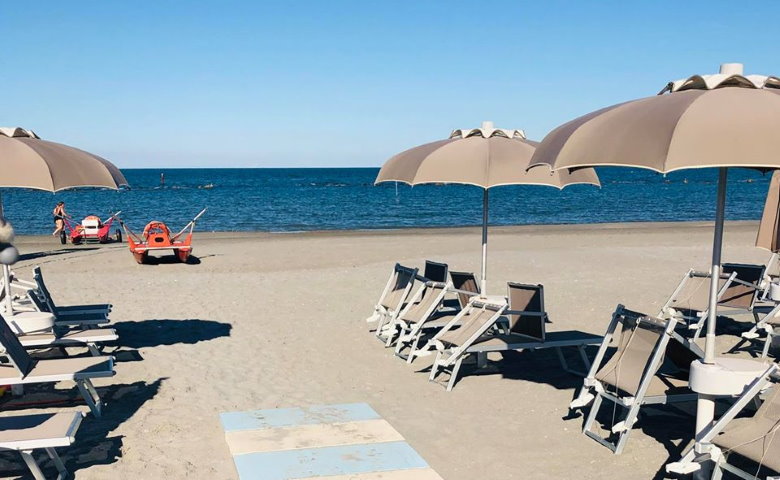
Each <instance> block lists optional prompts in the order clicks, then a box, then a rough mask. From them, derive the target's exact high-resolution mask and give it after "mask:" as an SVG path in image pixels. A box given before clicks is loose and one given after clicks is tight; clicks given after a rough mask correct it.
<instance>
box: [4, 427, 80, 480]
mask: <svg viewBox="0 0 780 480" xmlns="http://www.w3.org/2000/svg"><path fill="white" fill-rule="evenodd" d="M82 418H83V414H82V413H81V412H60V413H39V414H34V415H14V416H9V417H0V450H13V451H17V452H19V454H20V455H21V456H22V460H24V463H25V464H27V468H29V469H30V473H32V476H33V478H35V479H36V480H45V478H46V477H45V476H44V474H43V471H42V470H41V467H40V466H39V465H38V462H36V460H35V457H34V456H33V454H34V453H35V452H36V451H38V450H43V451H44V452H46V455H48V456H49V458H51V460H52V462H53V463H54V466H55V468H56V469H57V473H58V475H57V479H58V480H63V479H65V478H66V477H67V476H68V471H67V470H66V468H65V464H64V463H63V462H62V460H61V459H60V457H59V455H58V454H57V451H56V450H55V449H56V448H57V447H67V446H70V445H71V444H73V442H74V441H75V437H76V431H77V430H78V429H79V425H81V419H82Z"/></svg>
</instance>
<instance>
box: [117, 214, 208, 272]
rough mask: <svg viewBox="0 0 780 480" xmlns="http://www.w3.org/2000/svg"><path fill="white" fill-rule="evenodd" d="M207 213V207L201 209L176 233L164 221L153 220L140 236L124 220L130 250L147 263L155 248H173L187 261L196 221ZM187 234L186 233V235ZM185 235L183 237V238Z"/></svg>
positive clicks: (142, 261)
mask: <svg viewBox="0 0 780 480" xmlns="http://www.w3.org/2000/svg"><path fill="white" fill-rule="evenodd" d="M204 213H206V209H205V208H204V209H203V210H201V211H200V213H199V214H197V215H196V216H195V218H193V219H192V220H190V222H189V223H188V224H187V225H185V226H184V228H182V229H181V230H180V231H179V233H177V234H176V235H171V231H170V229H169V228H168V226H167V225H166V224H164V223H163V222H160V221H157V220H153V221H151V222H149V223H148V224H146V227H144V231H143V233H142V234H141V235H140V236H139V235H136V234H135V233H133V232H132V231H131V230H130V229H129V228H128V227H127V225H125V224H124V222H122V227H124V229H125V232H126V233H127V243H128V245H130V251H131V252H132V253H133V257H135V261H136V262H138V263H141V264H143V263H147V259H148V258H149V252H150V251H154V250H173V253H174V254H175V255H176V258H178V259H179V261H180V262H186V261H187V259H188V258H189V257H190V253H192V232H193V230H194V229H195V222H197V221H198V219H199V218H200V217H201V215H203V214H204ZM185 234H186V235H185ZM182 236H183V238H182Z"/></svg>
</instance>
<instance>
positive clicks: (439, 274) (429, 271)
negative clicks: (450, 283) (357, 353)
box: [423, 260, 450, 283]
mask: <svg viewBox="0 0 780 480" xmlns="http://www.w3.org/2000/svg"><path fill="white" fill-rule="evenodd" d="M449 269H450V267H449V266H448V265H447V264H446V263H438V262H432V261H430V260H426V261H425V271H424V272H423V277H425V279H426V280H430V281H432V282H439V283H447V272H448V271H449Z"/></svg>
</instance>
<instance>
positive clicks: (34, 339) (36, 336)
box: [17, 328, 119, 357]
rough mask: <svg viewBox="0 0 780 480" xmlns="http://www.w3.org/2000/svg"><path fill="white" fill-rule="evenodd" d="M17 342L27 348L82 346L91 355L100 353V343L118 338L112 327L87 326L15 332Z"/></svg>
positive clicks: (96, 355)
mask: <svg viewBox="0 0 780 480" xmlns="http://www.w3.org/2000/svg"><path fill="white" fill-rule="evenodd" d="M17 338H18V339H19V343H21V344H22V346H23V347H24V348H27V349H40V348H53V347H59V348H68V347H83V348H86V349H87V350H89V353H90V354H92V356H95V357H98V356H101V355H102V352H101V345H102V344H104V343H108V342H115V341H117V340H118V339H119V335H117V333H116V330H114V329H113V328H88V329H86V330H67V331H64V332H59V333H55V332H36V333H25V334H17Z"/></svg>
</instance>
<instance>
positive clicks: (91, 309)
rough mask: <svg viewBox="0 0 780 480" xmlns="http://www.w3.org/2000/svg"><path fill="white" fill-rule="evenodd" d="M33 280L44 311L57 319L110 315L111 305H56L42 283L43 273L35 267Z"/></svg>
mask: <svg viewBox="0 0 780 480" xmlns="http://www.w3.org/2000/svg"><path fill="white" fill-rule="evenodd" d="M33 280H34V281H35V284H36V285H37V289H36V293H37V294H38V296H39V298H40V300H41V301H42V302H43V304H44V305H45V307H46V310H45V311H47V312H51V313H53V314H55V315H56V316H57V317H58V318H59V317H66V316H70V315H74V316H78V315H93V314H102V315H104V316H108V314H109V313H111V308H112V305H111V304H110V303H99V304H93V305H70V306H62V305H57V304H56V303H55V302H54V299H53V298H52V296H51V292H49V289H48V288H46V283H45V282H44V281H43V272H42V271H41V267H35V268H34V269H33Z"/></svg>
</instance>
